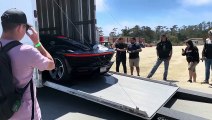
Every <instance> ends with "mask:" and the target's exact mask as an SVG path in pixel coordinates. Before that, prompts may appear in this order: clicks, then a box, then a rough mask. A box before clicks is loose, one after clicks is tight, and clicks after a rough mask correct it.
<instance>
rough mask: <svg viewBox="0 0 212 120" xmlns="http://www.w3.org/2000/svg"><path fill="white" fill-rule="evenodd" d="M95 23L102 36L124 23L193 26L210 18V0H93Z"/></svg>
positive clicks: (211, 2)
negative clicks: (101, 31)
mask: <svg viewBox="0 0 212 120" xmlns="http://www.w3.org/2000/svg"><path fill="white" fill-rule="evenodd" d="M96 5H97V26H98V27H102V28H103V31H104V35H106V36H107V35H108V34H109V32H111V31H112V29H113V28H118V31H119V32H120V30H121V29H123V28H124V27H125V26H127V27H134V26H135V25H139V26H150V27H151V28H153V29H154V27H155V26H158V25H163V26H168V27H171V26H173V25H178V26H179V27H181V26H183V25H196V24H199V23H201V22H203V21H206V22H207V21H212V19H211V18H212V0H96Z"/></svg>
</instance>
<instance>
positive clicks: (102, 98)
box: [44, 73, 178, 119]
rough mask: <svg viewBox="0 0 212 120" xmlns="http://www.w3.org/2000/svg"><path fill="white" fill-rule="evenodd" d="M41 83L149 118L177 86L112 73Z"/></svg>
mask: <svg viewBox="0 0 212 120" xmlns="http://www.w3.org/2000/svg"><path fill="white" fill-rule="evenodd" d="M44 85H45V86H48V87H51V88H53V89H57V90H59V91H62V92H66V93H68V94H71V95H75V96H78V97H81V98H84V99H87V100H90V101H93V102H96V103H99V104H102V105H105V106H108V107H111V108H114V109H117V110H120V111H123V112H126V113H129V114H132V115H136V116H138V117H141V118H144V119H152V118H153V117H154V115H155V114H156V112H157V111H158V110H159V109H160V108H161V107H162V106H163V105H164V104H165V103H167V102H168V100H169V99H170V98H171V97H172V96H173V95H174V94H175V93H176V91H177V90H178V87H177V86H172V85H168V84H166V83H164V84H161V83H156V82H155V81H153V80H146V79H144V78H139V77H132V76H125V75H119V74H113V73H111V74H110V75H105V76H100V77H96V78H92V80H91V79H89V80H86V81H85V80H84V81H80V82H79V83H78V84H75V85H71V84H67V83H66V84H57V83H54V82H50V81H46V82H45V83H44Z"/></svg>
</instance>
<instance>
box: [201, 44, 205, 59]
mask: <svg viewBox="0 0 212 120" xmlns="http://www.w3.org/2000/svg"><path fill="white" fill-rule="evenodd" d="M205 49H206V43H205V44H204V46H203V50H202V58H201V60H204V59H205Z"/></svg>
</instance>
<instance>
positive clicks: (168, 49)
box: [112, 30, 212, 86]
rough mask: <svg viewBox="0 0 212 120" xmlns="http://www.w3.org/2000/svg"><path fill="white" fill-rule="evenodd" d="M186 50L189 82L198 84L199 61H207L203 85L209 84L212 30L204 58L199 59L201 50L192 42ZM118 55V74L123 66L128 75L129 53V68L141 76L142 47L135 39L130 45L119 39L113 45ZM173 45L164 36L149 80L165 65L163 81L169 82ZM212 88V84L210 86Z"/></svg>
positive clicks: (206, 44) (206, 43)
mask: <svg viewBox="0 0 212 120" xmlns="http://www.w3.org/2000/svg"><path fill="white" fill-rule="evenodd" d="M185 44H186V48H185V49H182V56H186V61H187V62H188V76H189V78H188V82H190V83H192V82H196V77H197V74H196V66H197V65H198V63H199V61H200V60H202V61H205V80H204V81H202V82H201V84H209V77H210V69H212V30H209V31H208V38H207V39H206V40H205V44H204V47H203V50H202V58H200V57H199V50H198V48H197V47H196V46H195V45H194V43H193V42H192V41H191V40H188V41H186V42H185ZM112 48H114V49H115V50H116V51H117V53H116V72H119V67H120V64H121V63H122V65H123V70H124V73H125V74H127V66H126V61H127V57H126V54H127V53H129V66H130V73H131V75H133V71H134V67H136V72H137V76H140V67H139V61H140V57H139V52H141V51H142V49H141V46H140V45H139V44H138V43H136V39H135V38H134V37H133V38H131V39H130V44H127V43H125V41H124V39H123V38H119V39H117V40H116V41H115V42H114V43H113V45H112ZM172 53H173V51H172V43H171V41H170V40H169V39H168V37H167V35H166V34H162V35H161V37H160V42H159V43H157V45H156V54H157V60H156V63H155V65H154V66H153V68H152V69H151V71H150V72H149V74H148V75H147V78H151V77H152V76H153V75H154V73H155V72H156V70H157V69H158V67H159V66H160V64H161V63H162V62H163V63H164V73H163V80H165V81H167V76H168V69H169V62H170V60H171V58H172ZM210 85H211V86H212V84H210Z"/></svg>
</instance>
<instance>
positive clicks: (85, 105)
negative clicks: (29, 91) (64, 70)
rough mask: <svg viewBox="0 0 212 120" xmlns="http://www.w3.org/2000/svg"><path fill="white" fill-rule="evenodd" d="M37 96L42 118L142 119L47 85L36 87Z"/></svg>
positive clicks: (71, 119) (75, 119) (54, 119)
mask: <svg viewBox="0 0 212 120" xmlns="http://www.w3.org/2000/svg"><path fill="white" fill-rule="evenodd" d="M37 96H38V102H39V104H40V108H41V112H42V119H43V120H142V119H141V118H139V117H136V116H132V115H130V114H127V113H124V112H121V111H118V110H115V109H112V108H109V107H106V106H103V105H100V104H97V103H94V102H91V101H88V100H84V99H82V98H79V97H76V96H73V95H70V94H67V93H63V92H60V91H57V90H54V89H51V88H48V87H43V88H38V91H37Z"/></svg>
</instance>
